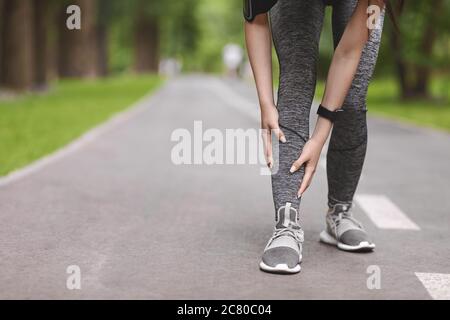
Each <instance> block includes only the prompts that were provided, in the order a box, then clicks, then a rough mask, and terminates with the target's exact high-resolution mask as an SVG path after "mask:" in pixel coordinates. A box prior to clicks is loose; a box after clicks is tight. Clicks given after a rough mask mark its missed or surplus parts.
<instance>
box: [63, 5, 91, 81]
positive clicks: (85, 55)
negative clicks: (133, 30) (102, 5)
mask: <svg viewBox="0 0 450 320" xmlns="http://www.w3.org/2000/svg"><path fill="white" fill-rule="evenodd" d="M71 4H75V5H78V6H79V7H80V8H81V30H69V29H68V28H67V27H66V21H67V18H68V17H69V15H68V14H67V13H66V8H67V7H66V6H62V8H61V12H60V21H59V28H60V31H59V37H58V42H59V48H58V56H59V63H58V69H59V75H60V76H61V77H70V78H73V77H76V78H95V77H97V76H98V70H97V41H96V37H97V32H96V25H95V20H96V15H97V10H96V8H97V4H96V0H75V1H72V2H71Z"/></svg>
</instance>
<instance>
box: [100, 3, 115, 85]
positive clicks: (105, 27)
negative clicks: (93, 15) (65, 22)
mask: <svg viewBox="0 0 450 320" xmlns="http://www.w3.org/2000/svg"><path fill="white" fill-rule="evenodd" d="M114 4H115V3H114V0H98V10H97V14H98V17H97V24H96V41H97V60H96V61H97V70H98V74H99V75H100V76H102V77H104V76H107V75H108V73H109V63H108V62H109V47H108V45H109V26H110V24H112V23H113V22H114V20H113V15H112V13H113V7H114Z"/></svg>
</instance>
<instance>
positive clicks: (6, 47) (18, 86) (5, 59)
mask: <svg viewBox="0 0 450 320" xmlns="http://www.w3.org/2000/svg"><path fill="white" fill-rule="evenodd" d="M2 11H3V17H2V20H1V23H2V28H1V29H2V35H1V42H2V44H1V46H0V47H1V48H2V53H1V57H2V59H1V70H2V73H1V79H0V83H1V84H2V85H3V86H5V87H8V88H11V89H15V90H26V89H29V88H31V86H32V84H33V70H34V68H33V62H34V59H33V45H32V43H33V3H32V0H4V1H3V10H2Z"/></svg>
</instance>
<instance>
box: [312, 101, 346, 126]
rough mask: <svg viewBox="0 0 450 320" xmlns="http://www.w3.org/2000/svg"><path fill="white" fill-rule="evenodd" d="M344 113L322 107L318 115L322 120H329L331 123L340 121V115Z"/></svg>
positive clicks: (318, 110) (340, 110) (339, 110)
mask: <svg viewBox="0 0 450 320" xmlns="http://www.w3.org/2000/svg"><path fill="white" fill-rule="evenodd" d="M342 111H344V110H342V109H338V110H336V111H330V110H328V109H327V108H325V107H324V106H322V105H320V106H319V109H317V114H318V115H319V116H321V117H322V118H325V119H328V120H330V121H331V122H335V121H336V120H337V119H338V117H339V114H340V113H341V112H342Z"/></svg>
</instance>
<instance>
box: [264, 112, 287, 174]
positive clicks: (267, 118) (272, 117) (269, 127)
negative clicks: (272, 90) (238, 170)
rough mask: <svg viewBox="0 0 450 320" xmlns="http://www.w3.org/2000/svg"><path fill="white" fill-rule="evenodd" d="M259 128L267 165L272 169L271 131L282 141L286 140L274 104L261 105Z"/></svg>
mask: <svg viewBox="0 0 450 320" xmlns="http://www.w3.org/2000/svg"><path fill="white" fill-rule="evenodd" d="M261 128H262V129H263V130H262V139H263V142H264V155H265V157H266V162H267V166H268V167H269V168H270V169H272V167H273V154H272V133H274V134H275V136H276V137H277V138H278V140H280V141H281V142H282V143H285V142H286V137H285V135H284V133H283V131H281V129H280V126H279V125H278V110H277V108H276V107H275V105H268V106H261Z"/></svg>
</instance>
